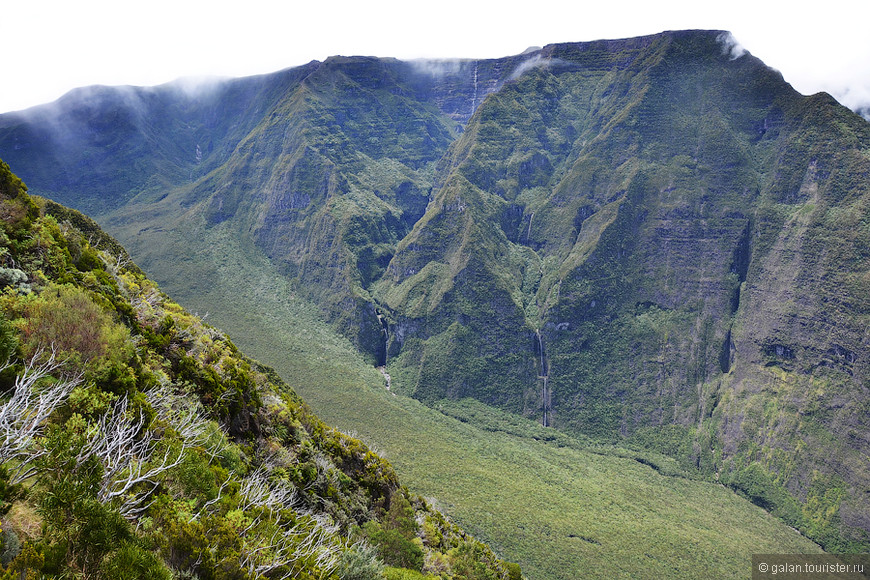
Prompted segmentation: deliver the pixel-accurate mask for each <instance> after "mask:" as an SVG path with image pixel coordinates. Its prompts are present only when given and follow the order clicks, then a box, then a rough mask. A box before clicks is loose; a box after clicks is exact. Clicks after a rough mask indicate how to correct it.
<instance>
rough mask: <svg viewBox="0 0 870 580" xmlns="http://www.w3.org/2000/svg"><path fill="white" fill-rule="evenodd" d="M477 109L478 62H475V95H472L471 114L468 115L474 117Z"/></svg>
mask: <svg viewBox="0 0 870 580" xmlns="http://www.w3.org/2000/svg"><path fill="white" fill-rule="evenodd" d="M476 108H477V61H475V62H474V93H472V95H471V113H470V114H469V115H468V116H469V117H471V115H474V110H475V109H476Z"/></svg>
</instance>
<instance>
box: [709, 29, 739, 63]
mask: <svg viewBox="0 0 870 580" xmlns="http://www.w3.org/2000/svg"><path fill="white" fill-rule="evenodd" d="M716 40H717V41H718V42H719V43H720V44H721V45H722V54H725V55H728V58H730V59H731V60H737V59H738V58H740V57H741V56H743V55H744V54H746V49H745V48H743V46H741V44H740V43H739V42H737V39H736V38H734V35H733V34H731V33H730V32H723V33H722V34H720V35H719V36H718V37H717V38H716Z"/></svg>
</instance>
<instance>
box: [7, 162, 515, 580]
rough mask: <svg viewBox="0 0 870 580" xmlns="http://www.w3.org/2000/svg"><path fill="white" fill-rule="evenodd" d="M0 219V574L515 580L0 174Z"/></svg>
mask: <svg viewBox="0 0 870 580" xmlns="http://www.w3.org/2000/svg"><path fill="white" fill-rule="evenodd" d="M0 212H2V213H0V217H2V222H0V228H2V229H0V232H2V233H0V261H2V267H0V285H2V293H0V359H2V360H3V361H4V363H3V364H2V370H0V390H2V393H3V395H2V398H0V516H2V520H0V521H2V532H0V566H2V569H3V570H5V571H6V572H5V574H6V575H5V576H3V577H4V578H10V579H11V578H13V577H14V578H19V577H21V578H24V577H26V578H69V577H81V578H94V579H97V578H115V579H119V580H121V579H125V580H126V579H132V578H139V579H142V580H146V579H147V580H153V579H159V578H166V579H169V578H201V579H207V578H214V579H218V578H225V579H229V578H235V579H251V580H254V579H265V578H268V579H276V578H340V579H351V578H353V579H363V578H371V579H374V578H384V577H386V578H422V577H423V575H422V574H421V572H426V573H427V574H434V575H435V576H438V577H445V578H447V577H449V578H453V577H457V578H459V577H461V578H481V579H483V578H504V579H508V578H520V572H519V567H518V566H516V565H514V564H508V563H506V562H504V561H502V560H500V559H499V558H497V557H496V556H495V555H494V554H493V552H492V551H491V550H490V549H489V548H488V547H487V546H485V545H483V544H482V543H480V542H478V541H476V540H474V539H473V538H472V537H470V536H468V535H467V534H466V533H465V532H463V531H462V530H461V529H459V528H458V527H457V526H456V525H454V524H452V523H450V522H449V521H448V520H447V519H445V517H444V516H443V515H442V514H440V513H439V512H437V511H435V510H433V509H432V508H431V507H430V506H429V505H428V504H427V502H426V501H424V500H423V499H422V498H420V497H418V496H416V495H414V494H412V493H411V492H409V491H408V490H407V488H405V487H402V486H401V485H400V484H399V481H398V479H397V477H396V474H395V472H394V471H393V468H392V467H391V466H390V464H389V463H388V462H387V461H385V460H384V459H382V458H380V457H379V456H377V455H376V454H374V453H373V452H372V451H371V450H369V449H368V448H367V447H366V446H365V445H364V444H363V443H361V442H360V441H359V440H357V439H354V438H352V437H349V436H347V435H345V434H343V433H340V432H338V431H336V430H335V429H333V428H331V427H329V426H328V425H326V424H324V423H323V422H322V421H321V420H320V419H318V418H317V417H316V416H315V415H314V414H313V413H312V412H311V411H310V409H308V407H307V406H306V405H305V404H304V403H303V402H302V400H301V399H300V398H299V397H298V396H297V395H296V393H295V392H294V391H293V390H292V389H291V388H290V387H288V386H287V384H285V383H284V382H283V381H282V380H281V379H280V378H279V377H278V375H277V374H276V373H275V372H274V371H273V370H272V369H270V368H268V367H265V366H263V365H261V364H259V363H257V362H256V361H254V360H252V359H250V358H248V357H246V356H245V355H244V354H242V353H241V352H239V350H238V349H237V348H236V347H235V346H234V345H233V343H232V342H231V341H230V340H229V339H228V338H227V337H226V335H224V334H223V333H221V332H219V331H217V330H216V329H215V328H213V327H211V326H209V325H207V324H205V323H204V322H203V321H202V320H201V319H200V318H198V317H196V316H194V315H191V314H190V313H188V312H187V311H185V310H184V309H183V308H181V307H180V306H178V304H176V303H174V302H172V301H171V300H170V299H169V298H167V297H166V295H165V294H163V293H162V292H161V291H160V289H159V288H158V287H157V286H156V285H155V284H154V283H153V282H151V281H150V280H149V279H147V278H146V277H145V276H144V275H143V274H142V272H141V271H140V270H139V269H138V268H137V267H136V266H135V265H134V264H133V263H132V261H131V260H130V257H129V256H128V255H127V253H126V252H125V251H124V249H123V248H122V247H121V246H120V245H119V244H118V243H117V242H116V241H114V240H113V239H112V238H110V237H109V236H107V235H106V234H105V233H103V231H102V230H101V229H100V228H99V227H98V226H97V225H96V223H95V222H93V221H92V220H90V219H89V218H87V217H85V216H83V215H82V214H80V213H78V212H77V211H75V210H70V209H67V208H65V207H63V206H60V205H58V204H56V203H54V202H51V201H48V200H44V199H39V198H32V197H30V196H29V195H28V194H27V192H26V188H25V186H24V185H23V183H22V182H21V181H20V180H19V179H18V178H17V177H16V176H15V175H14V174H12V172H11V171H10V169H9V167H8V165H6V164H5V163H2V162H0ZM19 574H21V576H19Z"/></svg>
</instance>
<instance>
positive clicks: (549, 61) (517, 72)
mask: <svg viewBox="0 0 870 580" xmlns="http://www.w3.org/2000/svg"><path fill="white" fill-rule="evenodd" d="M567 64H570V63H568V61H565V60H562V59H561V58H551V57H543V56H541V54H540V53H538V54H535V55H534V56H532V57H531V58H529V59H527V60H524V61H523V62H521V63H520V64H519V65H518V66H517V68H515V69H514V72H512V73H511V76H510V77H508V80H510V81H512V80H516V79H518V78H519V77H520V76H521V75H522V74H523V73H524V72H526V71H527V70H531V69H533V68H538V67H545V68H549V67H553V66H559V65H567Z"/></svg>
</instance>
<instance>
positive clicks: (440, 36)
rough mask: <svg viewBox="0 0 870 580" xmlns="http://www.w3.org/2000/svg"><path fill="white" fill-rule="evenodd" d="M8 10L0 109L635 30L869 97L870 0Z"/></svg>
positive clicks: (64, 0)
mask: <svg viewBox="0 0 870 580" xmlns="http://www.w3.org/2000/svg"><path fill="white" fill-rule="evenodd" d="M6 4H7V5H5V6H4V15H3V20H4V46H5V47H7V57H6V58H5V59H4V76H5V78H6V79H16V82H15V84H14V85H12V84H11V83H9V82H8V80H7V83H6V84H7V86H4V90H3V91H0V111H8V110H13V109H19V108H24V107H27V106H31V105H35V104H38V103H41V102H47V101H50V100H54V99H56V98H57V97H59V96H60V95H61V94H62V93H64V92H66V91H67V90H69V89H71V88H73V87H76V86H82V85H88V84H136V85H152V84H161V83H164V82H167V81H170V80H172V79H175V78H178V77H182V76H210V75H217V76H242V75H249V74H261V73H266V72H271V71H276V70H280V69H282V68H286V67H289V66H296V65H300V64H304V63H306V62H308V61H310V60H313V59H317V60H323V59H325V58H326V57H328V56H330V55H333V54H344V55H351V54H366V55H373V56H394V57H397V58H401V59H405V60H408V59H414V58H430V59H431V58H436V59H442V60H446V59H450V58H495V57H500V56H508V55H513V54H518V53H520V52H522V51H523V49H525V47H527V46H533V45H534V46H543V45H545V44H550V43H555V42H576V41H588V40H596V39H601V38H626V37H631V36H638V35H643V34H653V33H656V32H661V31H662V30H677V29H688V28H703V29H719V30H730V31H731V32H733V33H734V37H735V38H736V39H737V40H738V41H739V44H740V45H741V46H743V47H745V48H746V49H747V50H749V51H750V52H751V53H752V54H754V55H755V56H757V57H759V58H761V59H762V60H764V61H765V62H766V63H767V64H768V65H770V66H772V67H773V68H776V69H777V70H780V71H781V72H782V73H783V75H784V76H785V78H786V80H788V81H789V82H791V83H792V85H793V86H794V87H795V88H796V89H798V90H799V91H801V92H803V93H806V94H808V93H813V92H816V91H818V90H828V91H830V92H831V93H832V94H835V95H836V96H838V97H839V98H841V99H843V100H844V102H845V101H846V100H849V102H850V103H851V102H864V100H865V99H866V98H867V96H866V95H867V93H868V92H870V90H868V84H867V81H865V80H864V79H870V35H868V34H866V31H865V30H864V28H865V27H866V23H867V22H868V21H870V2H866V0H845V1H843V0H841V1H839V2H838V1H834V2H829V3H828V4H827V5H826V6H825V7H824V9H814V10H802V9H801V8H800V7H796V6H789V7H788V8H784V7H783V6H782V5H781V4H777V3H765V2H758V1H757V0H751V1H750V0H731V1H730V2H727V3H712V4H711V3H706V2H697V1H694V0H693V1H689V0H664V1H662V2H649V1H648V0H644V1H640V0H626V1H624V2H622V3H620V4H619V5H618V6H616V5H614V4H612V3H610V4H608V3H600V2H582V1H581V2H578V1H576V0H571V1H567V0H556V1H555V2H551V3H549V4H547V5H546V9H541V10H533V9H528V8H525V7H524V8H522V9H520V8H517V9H513V8H511V7H510V6H509V5H507V4H505V3H503V2H494V1H485V2H468V1H465V0H463V1H460V0H442V1H441V2H438V3H408V2H404V1H403V2H399V1H398V0H381V1H377V0H374V1H372V2H358V1H351V0H334V1H333V2H329V3H313V2H290V1H287V0H282V1H278V0H246V1H245V2H243V3H239V2H226V1H221V0H211V1H208V2H207V1H205V0H186V1H178V0H149V1H147V2H145V1H142V0H130V1H127V2H118V1H117V0H78V1H77V2H69V1H68V0H43V1H40V2H35V1H31V2H8V3H6Z"/></svg>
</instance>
